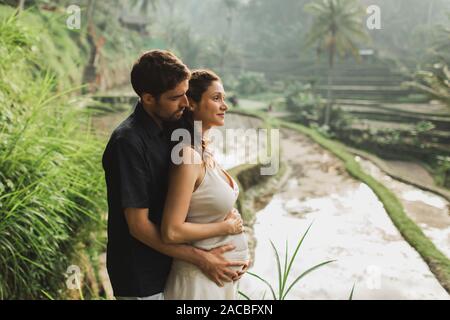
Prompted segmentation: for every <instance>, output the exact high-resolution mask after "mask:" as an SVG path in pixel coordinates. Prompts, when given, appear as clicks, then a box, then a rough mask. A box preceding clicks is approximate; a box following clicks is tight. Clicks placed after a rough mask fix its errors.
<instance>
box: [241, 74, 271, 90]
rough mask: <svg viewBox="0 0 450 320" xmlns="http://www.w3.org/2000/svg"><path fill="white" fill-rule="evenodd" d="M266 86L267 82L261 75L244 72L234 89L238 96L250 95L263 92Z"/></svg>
mask: <svg viewBox="0 0 450 320" xmlns="http://www.w3.org/2000/svg"><path fill="white" fill-rule="evenodd" d="M266 84H267V81H266V78H265V76H264V74H263V73H258V72H244V73H242V74H241V75H240V76H239V78H238V84H237V88H236V89H237V90H238V91H239V93H240V94H244V95H250V94H256V93H261V92H263V91H264V90H265V88H266Z"/></svg>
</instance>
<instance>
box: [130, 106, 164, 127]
mask: <svg viewBox="0 0 450 320" xmlns="http://www.w3.org/2000/svg"><path fill="white" fill-rule="evenodd" d="M134 114H135V117H136V119H138V120H139V122H140V123H141V124H142V125H143V126H144V128H145V130H147V132H149V133H150V134H151V135H152V136H159V135H161V134H162V133H163V129H162V128H160V127H159V126H158V124H157V123H156V122H155V120H154V119H153V118H152V117H151V116H150V115H149V114H148V113H147V112H146V111H145V110H144V107H143V106H142V103H141V101H140V100H138V102H137V103H136V106H135V107H134Z"/></svg>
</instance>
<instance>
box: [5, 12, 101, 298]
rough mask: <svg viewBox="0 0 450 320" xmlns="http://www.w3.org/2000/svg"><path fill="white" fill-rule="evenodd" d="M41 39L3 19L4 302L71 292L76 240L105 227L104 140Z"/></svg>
mask: <svg viewBox="0 0 450 320" xmlns="http://www.w3.org/2000/svg"><path fill="white" fill-rule="evenodd" d="M38 39H39V38H38V37H37V36H36V34H35V33H33V32H32V30H30V29H28V28H26V27H25V26H24V25H23V24H22V22H21V21H20V20H19V19H18V18H16V17H10V18H7V19H5V20H3V21H1V22H0V51H1V55H2V60H1V62H0V75H1V77H0V88H1V94H0V234H1V235H2V236H1V237H0V270H1V272H0V299H5V298H8V299H33V298H34V299H36V298H41V297H43V295H44V296H46V297H50V296H51V297H62V296H64V291H63V289H64V277H63V274H64V272H65V270H66V269H67V267H68V266H69V265H71V264H72V263H74V262H75V261H77V258H78V257H77V254H78V252H77V251H76V245H77V244H78V243H80V242H84V241H89V239H90V237H91V234H92V233H95V232H96V231H97V230H99V229H101V228H104V221H103V219H102V217H101V215H100V213H101V212H103V211H104V210H105V208H106V203H105V201H104V199H105V197H104V181H103V176H102V169H101V166H100V159H99V155H100V154H101V151H102V147H103V144H102V142H101V141H99V140H98V139H96V138H95V137H94V136H93V134H92V133H91V128H90V119H89V116H88V114H87V113H86V112H84V111H81V110H79V109H77V108H75V107H74V106H73V105H71V104H70V103H68V102H67V100H68V99H67V98H66V96H67V94H68V92H57V90H56V78H55V76H54V75H53V74H52V73H51V72H50V71H48V66H46V65H44V64H36V63H35V62H36V61H41V59H42V57H43V53H42V51H40V50H39V49H37V48H36V46H37V42H38Z"/></svg>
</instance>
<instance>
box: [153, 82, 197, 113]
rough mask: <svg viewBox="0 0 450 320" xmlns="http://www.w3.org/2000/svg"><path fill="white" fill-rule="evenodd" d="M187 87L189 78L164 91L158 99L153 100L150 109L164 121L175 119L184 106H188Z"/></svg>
mask: <svg viewBox="0 0 450 320" xmlns="http://www.w3.org/2000/svg"><path fill="white" fill-rule="evenodd" d="M188 88H189V80H184V81H182V82H180V83H179V84H178V85H177V86H176V87H175V88H174V89H172V90H169V91H166V92H164V93H163V94H162V95H161V96H160V97H159V100H153V103H152V105H151V107H150V108H151V111H152V112H153V114H155V115H156V116H157V117H158V118H160V119H161V120H164V121H176V120H178V119H180V117H181V116H182V114H183V111H184V109H185V108H187V107H188V106H189V102H188V99H187V97H186V92H187V90H188Z"/></svg>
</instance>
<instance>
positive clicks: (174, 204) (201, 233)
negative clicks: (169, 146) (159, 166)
mask: <svg viewBox="0 0 450 320" xmlns="http://www.w3.org/2000/svg"><path fill="white" fill-rule="evenodd" d="M182 152H183V154H182V157H183V160H186V161H183V163H182V164H180V165H177V166H172V168H171V170H170V174H169V189H168V192H167V198H166V203H165V206H164V213H163V219H162V225H161V236H162V239H163V241H164V242H165V243H169V244H176V243H188V242H191V241H197V240H203V239H207V238H212V237H216V236H223V235H228V234H235V233H240V232H241V231H240V230H241V226H240V224H242V222H241V221H239V220H240V219H239V218H238V217H237V216H235V217H231V218H230V217H228V219H226V220H224V221H221V222H214V223H204V224H203V223H190V222H186V216H187V212H188V209H189V203H190V201H191V197H192V193H193V192H194V186H195V182H196V181H197V179H198V177H199V176H200V174H201V173H202V172H203V167H202V165H201V158H200V155H199V154H198V153H197V152H196V151H195V150H193V149H192V148H190V147H186V148H183V151H182ZM192 159H194V163H192ZM189 161H190V162H189Z"/></svg>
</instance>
